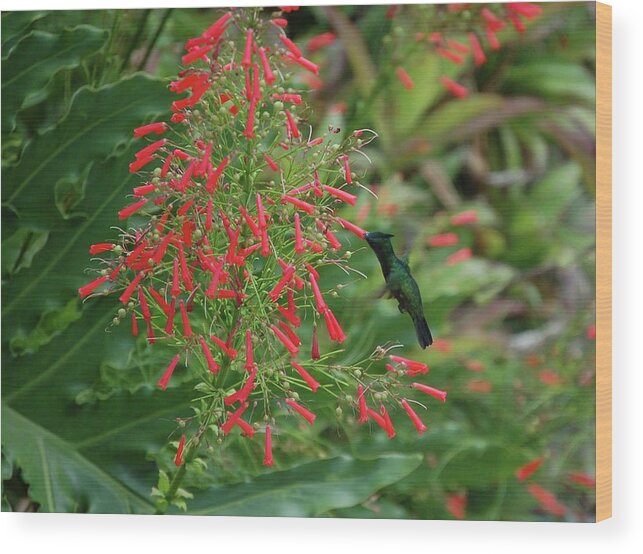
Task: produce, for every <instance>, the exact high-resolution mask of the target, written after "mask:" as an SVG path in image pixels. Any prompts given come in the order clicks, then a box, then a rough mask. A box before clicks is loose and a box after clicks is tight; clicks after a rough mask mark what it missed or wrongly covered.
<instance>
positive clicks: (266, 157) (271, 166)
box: [263, 154, 279, 171]
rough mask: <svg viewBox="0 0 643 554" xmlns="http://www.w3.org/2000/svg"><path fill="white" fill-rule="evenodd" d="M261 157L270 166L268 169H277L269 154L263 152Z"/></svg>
mask: <svg viewBox="0 0 643 554" xmlns="http://www.w3.org/2000/svg"><path fill="white" fill-rule="evenodd" d="M263 159H264V160H266V163H267V164H268V165H269V166H270V169H272V170H273V171H279V166H278V165H277V164H276V163H275V161H274V160H273V159H272V158H271V157H270V156H268V154H264V155H263Z"/></svg>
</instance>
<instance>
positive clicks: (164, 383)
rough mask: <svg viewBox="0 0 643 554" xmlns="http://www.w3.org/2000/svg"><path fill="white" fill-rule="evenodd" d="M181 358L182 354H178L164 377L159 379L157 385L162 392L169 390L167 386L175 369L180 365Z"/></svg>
mask: <svg viewBox="0 0 643 554" xmlns="http://www.w3.org/2000/svg"><path fill="white" fill-rule="evenodd" d="M180 357H181V356H180V354H177V355H176V356H174V358H172V361H171V362H170V364H169V365H168V366H167V369H166V370H165V372H164V373H163V376H162V377H161V378H160V379H159V382H158V383H157V385H156V386H157V387H159V388H160V389H162V390H166V389H167V385H168V383H169V382H170V378H171V377H172V373H173V372H174V368H175V367H176V365H177V364H178V363H179V359H180Z"/></svg>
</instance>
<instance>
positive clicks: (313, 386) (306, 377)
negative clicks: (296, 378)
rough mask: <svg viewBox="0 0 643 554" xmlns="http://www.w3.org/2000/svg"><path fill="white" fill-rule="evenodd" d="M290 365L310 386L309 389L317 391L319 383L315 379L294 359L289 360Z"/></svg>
mask: <svg viewBox="0 0 643 554" xmlns="http://www.w3.org/2000/svg"><path fill="white" fill-rule="evenodd" d="M290 365H291V366H292V367H293V368H295V370H296V371H297V373H299V375H300V376H301V378H302V379H303V380H304V381H306V384H307V385H308V386H309V387H310V390H311V391H313V392H317V389H318V388H319V383H318V382H317V380H316V379H315V378H314V377H313V376H312V375H311V374H310V373H308V372H307V371H306V370H305V369H304V368H303V367H302V366H301V365H300V364H298V363H297V362H296V361H295V360H290Z"/></svg>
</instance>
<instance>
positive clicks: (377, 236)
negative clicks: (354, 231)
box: [364, 231, 395, 246]
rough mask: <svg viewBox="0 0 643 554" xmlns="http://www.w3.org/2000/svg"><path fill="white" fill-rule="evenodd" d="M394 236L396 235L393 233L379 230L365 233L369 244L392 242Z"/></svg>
mask: <svg viewBox="0 0 643 554" xmlns="http://www.w3.org/2000/svg"><path fill="white" fill-rule="evenodd" d="M394 236H395V235H391V234H390V233H380V232H379V231H373V232H368V233H366V234H365V235H364V238H365V239H366V242H368V244H370V245H371V246H373V245H377V244H382V243H386V242H390V240H391V238H392V237H394Z"/></svg>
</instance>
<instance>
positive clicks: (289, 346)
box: [270, 324, 299, 358]
mask: <svg viewBox="0 0 643 554" xmlns="http://www.w3.org/2000/svg"><path fill="white" fill-rule="evenodd" d="M270 328H271V329H272V332H273V333H274V334H275V336H276V337H277V338H278V339H279V340H280V341H281V343H282V344H283V345H284V346H285V347H286V350H288V352H290V355H291V356H292V357H293V358H294V357H295V356H296V355H297V353H298V352H299V348H298V347H297V346H296V345H294V344H293V343H292V341H291V340H290V339H289V338H288V337H287V336H286V335H285V334H284V333H283V331H282V330H281V329H279V327H277V326H276V325H274V324H273V325H271V326H270Z"/></svg>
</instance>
